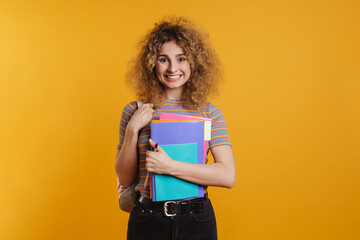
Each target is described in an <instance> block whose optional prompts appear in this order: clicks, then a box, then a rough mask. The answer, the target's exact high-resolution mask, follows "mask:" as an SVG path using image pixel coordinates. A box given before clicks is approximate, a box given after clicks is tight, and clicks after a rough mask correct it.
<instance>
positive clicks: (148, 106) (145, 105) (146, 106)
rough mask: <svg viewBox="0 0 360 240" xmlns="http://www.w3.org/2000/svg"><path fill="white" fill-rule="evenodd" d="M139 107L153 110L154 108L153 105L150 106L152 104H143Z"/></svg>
mask: <svg viewBox="0 0 360 240" xmlns="http://www.w3.org/2000/svg"><path fill="white" fill-rule="evenodd" d="M141 107H143V108H153V107H154V104H152V103H145V104H143V105H142V106H141Z"/></svg>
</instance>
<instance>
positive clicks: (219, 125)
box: [117, 99, 230, 197]
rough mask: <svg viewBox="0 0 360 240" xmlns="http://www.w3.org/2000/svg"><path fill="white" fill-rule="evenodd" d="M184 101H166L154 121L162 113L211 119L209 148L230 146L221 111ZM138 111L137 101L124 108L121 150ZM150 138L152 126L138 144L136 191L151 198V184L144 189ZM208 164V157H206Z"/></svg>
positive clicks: (214, 107) (155, 114) (146, 127)
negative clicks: (195, 105)
mask: <svg viewBox="0 0 360 240" xmlns="http://www.w3.org/2000/svg"><path fill="white" fill-rule="evenodd" d="M183 103H184V101H183V100H169V99H166V100H165V101H164V103H163V104H162V105H160V106H156V107H155V113H154V117H153V120H158V119H159V118H160V113H161V112H163V113H174V114H180V115H186V116H193V117H204V118H211V120H212V121H211V140H210V142H209V148H210V149H211V148H213V147H217V146H222V145H230V140H229V135H228V130H227V127H226V123H225V119H224V116H223V114H222V112H221V110H220V109H219V108H218V107H217V106H215V105H214V104H212V103H208V104H207V105H206V106H205V107H199V108H195V107H190V108H189V107H187V108H185V107H184V106H183ZM136 109H137V104H136V101H133V102H130V103H129V104H127V105H126V106H125V107H124V110H123V112H122V116H121V121H120V128H119V144H118V147H117V149H118V150H120V149H121V146H122V144H123V141H124V137H125V130H126V126H127V123H128V122H129V120H130V118H131V117H132V115H133V114H134V112H135V111H136ZM149 138H150V124H149V125H147V126H145V127H144V128H143V129H141V130H140V133H139V139H138V143H137V146H138V148H137V151H138V161H139V162H138V166H139V177H140V178H139V184H138V185H137V186H136V188H135V189H136V190H137V191H140V192H142V195H145V196H146V197H150V188H149V182H148V184H147V186H146V188H144V183H145V178H146V175H147V170H146V168H145V164H146V161H145V158H146V154H145V153H146V151H147V150H150V144H149ZM206 162H207V157H206ZM148 181H149V180H148Z"/></svg>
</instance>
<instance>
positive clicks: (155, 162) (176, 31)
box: [115, 18, 236, 240]
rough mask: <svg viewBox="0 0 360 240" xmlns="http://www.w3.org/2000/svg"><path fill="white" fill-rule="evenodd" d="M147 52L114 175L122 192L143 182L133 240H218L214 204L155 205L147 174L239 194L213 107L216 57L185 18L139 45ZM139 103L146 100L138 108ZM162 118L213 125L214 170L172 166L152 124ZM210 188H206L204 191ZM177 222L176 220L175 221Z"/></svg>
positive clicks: (139, 63) (136, 74)
mask: <svg viewBox="0 0 360 240" xmlns="http://www.w3.org/2000/svg"><path fill="white" fill-rule="evenodd" d="M140 44H141V46H140V53H139V55H138V56H137V58H136V59H135V60H134V61H133V62H132V65H131V66H130V71H129V74H128V75H127V77H128V79H129V80H130V81H131V83H132V85H133V86H134V88H135V91H136V93H137V96H138V99H141V102H143V103H144V104H140V106H138V104H137V102H136V101H134V102H131V103H129V104H128V105H126V106H125V108H124V110H123V114H122V119H121V123H120V130H119V133H120V138H119V139H120V142H119V145H118V154H117V157H116V162H115V169H116V173H117V175H118V178H119V181H120V184H121V185H122V187H128V186H129V185H131V184H132V183H133V182H134V181H135V180H136V179H137V178H139V184H138V185H137V186H136V190H137V191H139V192H140V194H139V197H138V199H137V200H136V202H135V206H134V208H133V210H132V212H131V214H130V219H129V224H128V234H127V235H128V239H156V240H159V239H206V240H209V239H217V230H216V220H215V215H214V211H213V208H212V206H211V202H210V200H209V199H208V198H207V193H206V194H205V196H206V197H205V198H195V199H191V200H187V201H182V202H176V203H175V204H171V205H172V207H173V210H172V211H173V212H172V213H171V214H169V212H166V211H168V210H164V209H165V208H164V204H165V205H166V206H165V207H169V206H168V204H169V203H164V202H152V201H151V199H150V191H149V184H148V183H147V182H148V181H146V176H147V175H148V172H150V173H156V174H168V175H172V176H175V177H177V178H180V179H183V180H186V181H189V182H193V183H196V184H199V185H203V186H218V187H226V188H232V187H233V185H234V184H235V177H236V176H235V175H236V172H235V164H234V157H233V153H232V148H231V145H230V141H229V138H228V132H227V127H226V123H225V119H224V117H223V114H222V112H221V111H220V109H219V108H217V107H216V106H215V105H213V104H211V103H208V102H207V97H208V96H209V94H212V93H216V91H217V87H218V84H219V82H220V81H221V80H222V71H221V68H220V62H219V60H218V57H217V55H216V54H215V52H214V51H213V49H212V48H211V47H210V45H209V44H208V42H207V35H206V34H204V33H202V32H201V31H199V30H197V29H196V28H195V27H194V26H193V24H192V23H191V22H189V21H188V20H186V19H183V18H172V19H169V20H163V21H162V22H161V23H159V24H156V25H155V28H154V29H152V30H151V31H150V32H149V33H148V34H147V35H146V36H145V39H144V40H143V41H142V42H141V43H140ZM138 102H139V101H138ZM160 112H167V113H175V114H182V115H188V116H197V117H206V118H211V119H212V134H211V141H210V143H209V149H210V151H211V153H212V155H213V157H214V163H213V164H204V165H202V164H191V163H183V162H179V161H174V160H172V159H171V158H170V157H169V156H168V155H167V154H166V152H165V151H164V150H163V149H162V148H161V147H158V148H157V149H158V150H157V151H156V152H152V151H150V147H151V146H152V147H153V148H155V147H156V143H155V142H154V141H152V140H151V139H150V127H149V123H150V121H151V120H153V119H159V114H160ZM205 188H206V187H205ZM169 215H171V216H169Z"/></svg>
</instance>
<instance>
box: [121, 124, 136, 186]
mask: <svg viewBox="0 0 360 240" xmlns="http://www.w3.org/2000/svg"><path fill="white" fill-rule="evenodd" d="M137 142H138V131H136V130H134V129H132V128H131V127H129V126H128V127H127V130H126V132H125V136H124V141H123V144H122V146H121V150H120V151H119V152H118V154H117V156H116V160H115V171H116V174H117V176H118V178H119V181H120V184H121V185H123V186H124V187H127V186H129V185H130V184H131V183H132V182H133V181H134V180H135V178H136V177H137V175H138V162H137Z"/></svg>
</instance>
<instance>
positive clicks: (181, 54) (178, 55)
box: [158, 53, 186, 57]
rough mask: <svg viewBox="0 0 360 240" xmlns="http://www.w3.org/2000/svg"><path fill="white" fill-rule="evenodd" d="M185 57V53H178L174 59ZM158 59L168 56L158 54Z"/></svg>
mask: <svg viewBox="0 0 360 240" xmlns="http://www.w3.org/2000/svg"><path fill="white" fill-rule="evenodd" d="M183 55H184V56H186V55H185V53H180V54H177V55H176V57H180V56H183ZM158 57H168V55H166V54H159V55H158Z"/></svg>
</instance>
